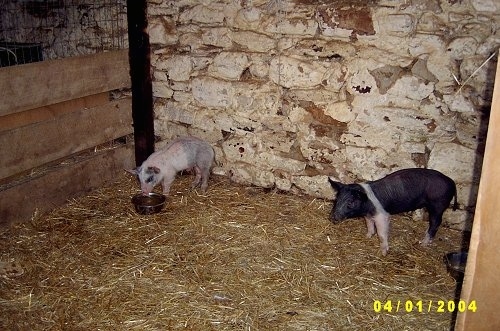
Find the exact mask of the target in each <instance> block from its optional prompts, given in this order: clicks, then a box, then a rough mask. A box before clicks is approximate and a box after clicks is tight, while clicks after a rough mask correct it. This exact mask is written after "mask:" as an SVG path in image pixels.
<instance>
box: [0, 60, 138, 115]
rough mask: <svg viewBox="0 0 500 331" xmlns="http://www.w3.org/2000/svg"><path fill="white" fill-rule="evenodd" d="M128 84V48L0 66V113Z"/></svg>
mask: <svg viewBox="0 0 500 331" xmlns="http://www.w3.org/2000/svg"><path fill="white" fill-rule="evenodd" d="M130 85H131V84H130V74H129V64H128V50H119V51H113V52H106V53H99V54H93V55H85V56H78V57H70V58H66V59H60V60H49V61H43V62H36V63H28V64H23V65H19V66H12V67H5V68H0V100H2V102H1V103H0V116H5V115H8V114H12V113H16V112H20V111H25V110H29V109H33V108H38V107H43V106H47V105H51V104H55V103H59V102H63V101H67V100H72V99H77V98H81V97H85V96H88V95H93V94H98V93H101V92H105V91H110V90H115V89H119V88H124V87H130Z"/></svg>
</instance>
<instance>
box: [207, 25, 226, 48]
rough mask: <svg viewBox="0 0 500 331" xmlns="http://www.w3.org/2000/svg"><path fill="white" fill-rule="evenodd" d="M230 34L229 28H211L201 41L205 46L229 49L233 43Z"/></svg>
mask: <svg viewBox="0 0 500 331" xmlns="http://www.w3.org/2000/svg"><path fill="white" fill-rule="evenodd" d="M230 34H231V31H230V30H229V29H228V28H210V29H207V30H205V31H204V32H203V34H202V35H201V40H202V41H203V43H204V44H205V45H212V46H217V47H223V48H229V47H231V45H232V43H233V42H232V40H231V37H230Z"/></svg>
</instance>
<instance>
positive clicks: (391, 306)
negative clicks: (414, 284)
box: [373, 300, 477, 313]
mask: <svg viewBox="0 0 500 331" xmlns="http://www.w3.org/2000/svg"><path fill="white" fill-rule="evenodd" d="M373 311H374V312H376V313H400V312H401V313H412V312H416V313H425V312H426V313H453V312H455V311H458V312H461V313H463V312H465V311H470V312H474V313H475V312H476V311H477V303H476V300H471V301H470V302H466V301H464V300H459V301H455V300H436V301H433V300H384V301H381V300H374V301H373Z"/></svg>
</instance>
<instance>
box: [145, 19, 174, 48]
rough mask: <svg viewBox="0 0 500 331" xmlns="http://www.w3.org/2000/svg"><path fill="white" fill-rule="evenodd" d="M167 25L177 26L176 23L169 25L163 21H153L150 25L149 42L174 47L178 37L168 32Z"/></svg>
mask: <svg viewBox="0 0 500 331" xmlns="http://www.w3.org/2000/svg"><path fill="white" fill-rule="evenodd" d="M167 24H168V25H169V26H175V24H174V23H171V22H170V23H167V22H164V21H163V20H162V19H153V20H151V21H150V22H149V23H148V33H149V42H150V43H151V44H161V45H173V44H175V43H176V42H177V40H178V37H177V35H176V34H175V33H172V31H168V30H167V28H166V25H167ZM174 32H175V31H174Z"/></svg>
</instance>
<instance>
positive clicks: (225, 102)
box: [191, 77, 234, 108]
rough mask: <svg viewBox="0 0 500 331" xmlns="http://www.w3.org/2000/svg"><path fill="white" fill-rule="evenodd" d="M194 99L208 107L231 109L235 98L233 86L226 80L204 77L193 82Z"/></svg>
mask: <svg viewBox="0 0 500 331" xmlns="http://www.w3.org/2000/svg"><path fill="white" fill-rule="evenodd" d="M191 85H192V91H193V97H194V99H195V100H196V101H198V102H199V103H200V104H202V105H204V106H206V107H223V108H225V107H229V106H231V103H232V100H233V97H234V88H233V85H232V84H231V83H230V82H228V81H224V80H220V79H215V78H210V77H203V78H201V77H200V78H195V79H193V81H192V84H191Z"/></svg>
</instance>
